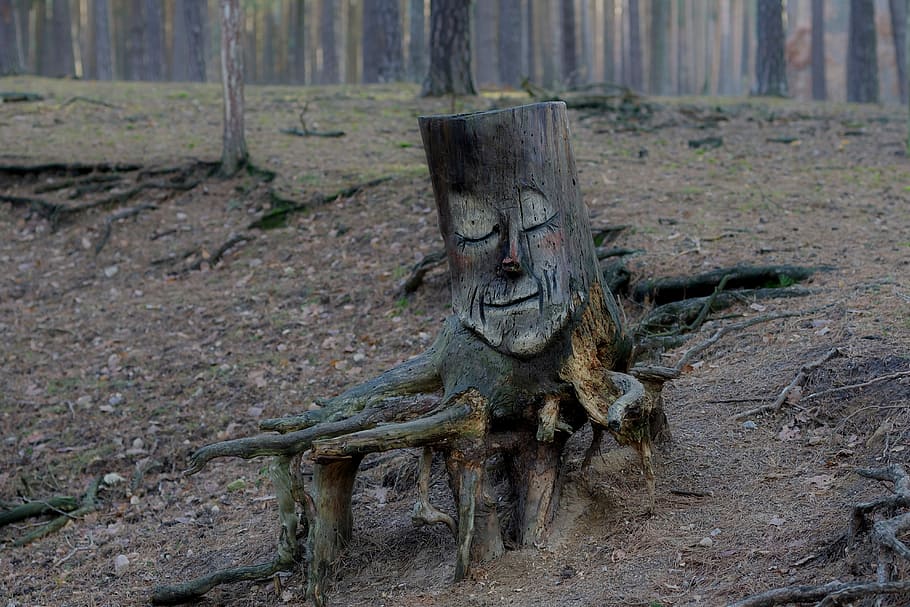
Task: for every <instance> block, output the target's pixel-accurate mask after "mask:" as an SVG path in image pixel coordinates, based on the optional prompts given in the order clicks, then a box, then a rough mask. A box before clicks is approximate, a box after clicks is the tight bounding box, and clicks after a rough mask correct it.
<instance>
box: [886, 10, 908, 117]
mask: <svg viewBox="0 0 910 607" xmlns="http://www.w3.org/2000/svg"><path fill="white" fill-rule="evenodd" d="M888 6H889V8H890V9H891V10H890V13H891V32H892V34H893V37H894V38H893V39H894V61H895V64H896V65H897V86H898V92H899V94H900V97H901V103H907V48H906V47H907V0H888Z"/></svg>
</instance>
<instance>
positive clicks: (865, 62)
mask: <svg viewBox="0 0 910 607" xmlns="http://www.w3.org/2000/svg"><path fill="white" fill-rule="evenodd" d="M847 101H849V102H854V103H878V56H877V53H876V34H875V0H850V33H849V37H848V39H847Z"/></svg>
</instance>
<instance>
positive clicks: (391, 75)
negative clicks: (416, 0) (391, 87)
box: [363, 0, 403, 84]
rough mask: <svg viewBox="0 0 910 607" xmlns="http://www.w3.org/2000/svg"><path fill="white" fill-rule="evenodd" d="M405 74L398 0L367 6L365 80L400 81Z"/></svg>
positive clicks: (364, 27)
mask: <svg viewBox="0 0 910 607" xmlns="http://www.w3.org/2000/svg"><path fill="white" fill-rule="evenodd" d="M402 74H403V58H402V48H401V23H400V19H399V12H398V0H372V1H371V2H366V3H364V5H363V81H364V82H365V83H367V84H369V83H375V82H396V81H399V80H401V78H402Z"/></svg>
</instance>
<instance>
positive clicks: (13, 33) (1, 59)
mask: <svg viewBox="0 0 910 607" xmlns="http://www.w3.org/2000/svg"><path fill="white" fill-rule="evenodd" d="M16 11H17V7H16V6H15V5H14V4H13V0H0V76H9V75H11V74H21V73H23V72H25V61H24V58H23V56H22V47H21V45H20V43H19V31H18V30H19V28H18V24H17V19H16Z"/></svg>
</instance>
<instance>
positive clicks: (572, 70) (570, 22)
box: [559, 0, 581, 87]
mask: <svg viewBox="0 0 910 607" xmlns="http://www.w3.org/2000/svg"><path fill="white" fill-rule="evenodd" d="M560 5H561V8H562V10H561V11H560V15H559V17H560V24H561V30H560V34H561V36H560V44H561V47H562V53H561V55H562V75H563V79H564V80H565V83H566V84H567V85H568V86H570V87H572V86H575V85H577V84H578V83H579V81H580V79H581V78H580V76H581V74H580V73H579V65H578V48H577V47H578V36H577V33H576V32H577V31H578V27H577V23H576V19H575V2H574V0H567V1H563V2H561V3H560Z"/></svg>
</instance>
